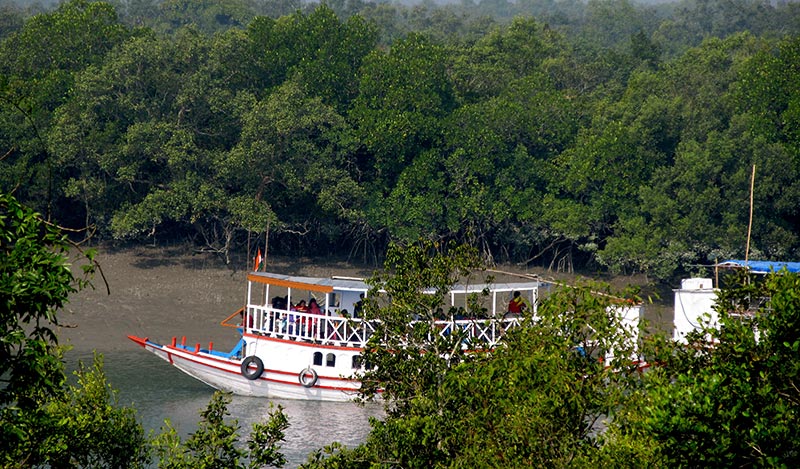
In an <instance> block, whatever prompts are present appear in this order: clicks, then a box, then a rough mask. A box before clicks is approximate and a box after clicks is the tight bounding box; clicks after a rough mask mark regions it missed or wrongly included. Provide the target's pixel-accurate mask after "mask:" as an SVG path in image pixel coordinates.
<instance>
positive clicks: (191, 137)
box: [0, 0, 800, 281]
mask: <svg viewBox="0 0 800 469" xmlns="http://www.w3.org/2000/svg"><path fill="white" fill-rule="evenodd" d="M112 5H113V6H112ZM115 8H116V10H115ZM20 11H22V10H20ZM20 11H16V10H13V11H9V12H7V13H8V14H7V15H6V16H0V38H1V39H0V72H2V73H0V190H3V191H6V192H14V193H15V194H17V195H18V196H19V197H20V199H21V200H23V201H24V202H26V203H27V204H29V205H31V206H33V207H35V208H36V209H38V210H39V211H40V212H42V213H44V214H45V217H46V218H48V219H52V220H57V221H58V223H60V224H61V225H64V226H76V225H81V226H95V227H96V228H97V229H98V231H97V232H98V233H99V235H100V236H103V237H113V236H116V237H125V238H130V239H137V240H143V239H145V238H148V237H154V236H158V237H159V239H163V238H164V237H170V238H174V237H176V236H177V237H186V238H189V239H191V240H193V241H194V242H196V243H197V244H199V245H200V246H201V247H202V248H203V249H205V250H209V251H212V252H215V253H218V254H219V255H220V256H221V257H223V258H224V259H225V260H226V261H229V260H230V259H231V251H232V250H236V249H238V248H239V247H240V246H242V245H244V242H245V240H246V239H247V238H248V236H249V235H251V234H254V233H259V237H261V235H263V234H266V236H267V237H268V238H270V246H271V247H272V248H273V249H288V248H292V249H297V248H299V249H301V250H302V251H303V252H307V253H317V254H319V253H323V254H328V253H330V252H332V251H334V252H339V253H344V252H348V253H350V254H352V253H353V252H354V251H355V250H356V249H358V250H360V251H362V252H364V253H367V252H373V253H382V252H384V251H385V248H386V246H387V245H388V244H389V243H390V242H393V241H400V242H409V241H411V240H416V239H418V238H420V237H423V238H426V239H431V240H444V241H456V242H466V243H469V244H472V245H473V246H476V247H478V248H479V249H480V251H481V253H482V255H484V256H485V257H486V258H488V259H498V260H501V261H510V262H523V263H530V264H536V265H539V266H542V267H549V268H554V269H566V270H570V269H574V268H578V269H581V268H587V267H589V268H596V267H598V266H599V267H602V268H605V269H608V270H609V271H612V272H637V271H639V272H645V273H647V274H648V275H650V276H652V277H654V278H656V279H658V280H662V281H667V280H669V279H671V278H674V277H675V276H676V275H680V274H682V273H683V272H684V271H686V270H687V269H688V265H689V264H692V263H704V262H708V261H711V260H713V259H714V258H715V257H722V256H738V255H741V254H742V249H743V248H742V246H743V245H744V243H743V241H742V238H743V236H744V235H743V228H742V227H743V226H745V224H744V223H743V221H744V218H746V216H745V214H746V213H747V208H746V207H745V206H744V205H746V201H747V196H746V192H747V190H748V187H749V185H748V179H747V178H748V176H747V174H748V170H749V168H751V167H752V165H753V164H755V165H756V166H757V167H758V168H763V170H760V171H758V177H759V180H758V183H757V184H756V193H755V196H754V202H755V207H754V208H755V210H754V213H755V214H756V217H757V219H756V220H755V221H756V223H754V229H753V232H752V236H751V241H752V246H753V249H752V252H753V253H757V254H758V255H760V256H765V257H771V258H791V257H794V256H796V255H797V253H798V252H800V237H798V236H797V233H798V232H800V230H798V219H800V217H799V216H798V210H800V209H798V208H797V204H796V203H795V201H796V200H797V197H798V194H800V183H798V181H800V177H798V174H797V168H798V167H800V165H798V154H799V152H800V144H798V136H800V133H798V131H797V130H796V129H797V128H800V126H799V125H797V124H798V123H799V122H800V117H798V116H800V111H798V109H800V105H798V102H800V101H798V98H797V94H798V86H797V80H796V75H797V73H796V72H797V68H798V57H800V56H799V55H798V53H797V50H798V40H797V34H798V32H800V30H798V26H797V25H798V24H800V22H798V21H797V17H798V15H800V8H797V5H796V4H795V3H793V2H788V3H787V2H779V4H777V5H770V4H764V3H763V2H754V1H752V0H741V1H735V2H732V3H731V2H729V3H725V2H719V1H695V0H687V1H685V2H681V3H680V4H658V5H640V4H635V3H631V2H628V1H625V0H613V1H610V0H597V1H591V2H588V3H586V2H583V3H582V2H575V1H562V2H540V1H536V0H522V1H518V2H506V1H491V2H479V3H470V2H466V3H462V4H459V5H442V6H437V5H434V4H432V3H430V4H429V3H425V4H421V5H414V6H410V7H406V6H402V5H385V4H371V3H363V2H360V1H353V2H349V1H337V2H333V3H330V4H323V5H301V4H299V3H297V2H294V0H287V1H282V2H269V3H268V4H265V3H263V2H262V3H259V2H255V3H252V2H251V3H248V2H242V1H240V0H227V1H224V2H210V1H201V2H187V1H185V0H175V1H167V2H153V1H151V0H131V1H117V0H115V1H114V2H113V3H112V4H108V3H104V2H87V1H85V0H73V1H70V2H66V3H63V4H59V5H58V6H57V7H56V8H55V9H54V10H52V11H50V12H45V13H42V14H38V15H31V16H29V17H27V18H26V21H25V22H23V23H20V22H19V18H18V17H17V14H18V13H19V12H20ZM117 11H119V14H120V15H121V16H120V17H121V18H122V20H120V18H119V17H117ZM29 12H30V13H34V12H38V10H35V9H31V10H29ZM265 12H270V13H271V16H269V17H267V16H257V13H265ZM25 13H26V14H27V13H28V11H26V12H25ZM20 14H21V13H20ZM280 15H283V16H280ZM534 18H535V19H534ZM3 19H5V20H7V23H8V24H7V25H6V26H3V23H2V20H3ZM134 24H135V25H136V26H135V27H133V26H129V25H134ZM773 24H774V26H773ZM705 174H708V177H707V178H704V175H705ZM365 258H366V255H365Z"/></svg>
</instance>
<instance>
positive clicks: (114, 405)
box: [42, 355, 149, 468]
mask: <svg viewBox="0 0 800 469" xmlns="http://www.w3.org/2000/svg"><path fill="white" fill-rule="evenodd" d="M75 376H76V377H77V384H76V385H71V386H69V387H68V388H67V390H66V394H65V395H64V396H63V398H60V399H58V400H55V401H51V402H49V403H48V404H47V406H46V408H45V409H46V412H47V414H48V415H49V417H50V418H51V419H52V422H53V424H54V426H53V428H51V429H48V430H47V432H46V435H47V436H46V438H45V440H44V441H43V442H42V448H43V450H44V452H45V453H46V456H45V459H46V460H47V461H48V464H49V465H50V467H54V468H55V467H145V466H146V463H147V462H148V460H149V457H148V454H147V449H148V447H147V444H146V438H145V434H144V429H143V428H142V426H141V424H140V423H139V422H138V421H137V419H136V412H135V410H134V409H133V408H130V407H120V405H119V402H118V400H117V395H116V391H115V390H113V389H112V388H111V386H110V385H109V384H108V382H107V381H106V376H105V373H104V371H103V359H102V357H101V356H99V355H95V358H94V363H93V365H92V367H91V368H89V367H87V366H86V365H84V364H83V363H81V364H80V366H79V369H78V370H77V371H76V372H75Z"/></svg>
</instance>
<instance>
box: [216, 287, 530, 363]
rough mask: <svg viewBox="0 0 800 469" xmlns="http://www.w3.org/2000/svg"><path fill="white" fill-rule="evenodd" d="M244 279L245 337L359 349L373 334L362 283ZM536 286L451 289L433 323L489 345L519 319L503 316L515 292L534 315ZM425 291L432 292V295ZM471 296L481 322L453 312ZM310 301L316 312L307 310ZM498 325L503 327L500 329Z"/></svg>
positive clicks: (495, 342)
mask: <svg viewBox="0 0 800 469" xmlns="http://www.w3.org/2000/svg"><path fill="white" fill-rule="evenodd" d="M247 281H248V284H247V306H246V307H245V308H243V309H242V310H241V317H240V320H241V322H240V327H242V328H243V329H244V332H246V333H248V334H256V335H264V336H268V337H275V338H281V339H289V340H302V341H307V342H313V343H317V344H323V345H326V344H327V345H336V346H346V347H357V348H362V347H364V346H365V345H366V343H367V340H368V339H369V337H370V336H371V334H372V333H373V332H374V327H372V324H371V323H370V321H365V320H363V318H362V317H361V315H360V302H361V300H362V298H365V297H366V295H367V294H368V291H369V288H370V287H369V285H367V283H366V282H365V281H364V280H363V279H360V278H351V277H330V278H318V277H302V276H290V275H282V274H276V273H267V272H251V273H249V274H248V276H247ZM540 285H541V283H540V282H539V281H533V280H532V281H527V282H522V283H498V284H491V285H484V284H480V285H477V284H476V285H466V284H465V285H455V286H454V287H453V288H452V289H451V291H450V293H449V298H448V301H447V302H446V303H447V304H449V306H450V307H449V308H445V311H443V312H444V313H445V314H444V315H443V317H441V318H440V319H439V320H437V321H436V323H437V326H439V330H441V331H443V333H447V331H452V330H454V329H453V328H455V327H460V328H462V329H463V330H467V331H468V334H469V336H470V337H472V338H477V339H480V340H481V341H483V342H485V343H486V345H487V346H488V347H492V346H494V345H496V344H497V342H498V341H499V340H500V337H501V336H502V333H503V332H504V330H505V329H507V328H509V327H515V326H517V325H518V324H519V321H520V319H521V318H519V317H509V316H508V315H507V312H508V304H509V301H510V300H511V298H512V296H513V294H514V293H515V292H520V295H521V296H522V297H524V298H525V300H526V302H527V303H528V304H530V305H531V307H532V308H533V312H534V314H535V312H536V308H537V303H538V301H539V286H540ZM486 289H488V290H489V292H490V294H489V295H488V296H479V295H476V294H478V293H480V292H482V291H484V290H486ZM427 293H430V294H433V292H432V291H431V292H427ZM470 296H471V297H472V298H478V301H479V304H480V307H481V309H482V311H483V312H484V314H483V315H482V316H481V317H480V318H472V317H464V316H461V315H459V314H457V312H458V311H465V310H468V308H467V307H466V305H467V301H468V298H469V297H470ZM312 302H313V303H316V305H317V307H318V309H313V310H312V309H311V308H310V307H309V305H310V304H311V303H312ZM229 319H230V318H229ZM498 321H500V322H501V323H502V324H500V325H502V327H498ZM226 325H229V324H226Z"/></svg>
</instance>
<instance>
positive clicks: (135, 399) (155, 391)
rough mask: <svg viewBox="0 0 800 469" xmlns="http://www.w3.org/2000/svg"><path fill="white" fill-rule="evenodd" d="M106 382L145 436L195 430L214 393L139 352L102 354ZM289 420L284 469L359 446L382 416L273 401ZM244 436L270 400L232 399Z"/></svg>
mask: <svg viewBox="0 0 800 469" xmlns="http://www.w3.org/2000/svg"><path fill="white" fill-rule="evenodd" d="M78 360H81V361H83V362H85V363H91V360H92V355H91V354H88V353H73V352H70V353H68V354H67V366H68V367H69V368H70V369H71V370H72V369H75V367H76V366H77V362H78ZM104 362H105V371H106V375H107V377H108V381H109V382H110V383H111V385H112V386H113V387H114V388H115V389H117V390H118V391H119V400H120V403H121V404H125V405H133V406H134V407H135V408H136V410H137V415H138V416H139V419H140V420H141V422H142V425H143V426H144V428H145V431H146V432H149V431H151V430H152V431H159V430H160V428H161V427H162V425H163V423H164V420H165V419H169V420H170V422H171V423H172V425H173V426H174V427H175V428H176V430H177V431H178V433H179V434H180V435H181V437H186V436H187V435H189V434H190V433H192V432H193V431H195V430H196V428H197V421H198V420H199V419H200V412H201V411H202V410H203V409H205V408H206V406H207V405H208V402H209V401H210V400H211V396H212V395H213V393H214V390H213V389H211V388H210V387H208V386H206V385H205V384H203V383H201V382H199V381H197V380H195V379H193V378H190V377H189V376H186V375H185V374H183V373H182V372H180V371H179V370H177V369H176V368H174V367H172V366H170V365H169V364H168V363H167V362H165V361H163V360H161V359H159V358H158V357H156V356H155V355H152V354H149V353H147V352H145V351H143V350H134V351H109V352H106V353H105V354H104ZM272 402H273V403H274V404H275V405H281V406H283V408H284V412H285V413H286V415H287V416H288V418H289V424H290V427H289V428H288V429H287V430H286V439H285V441H284V443H283V449H282V451H283V453H284V455H286V457H287V459H288V460H289V464H287V467H297V466H298V465H299V464H300V463H302V462H305V460H306V457H307V455H308V454H309V453H310V452H311V451H313V450H315V449H318V448H322V447H323V446H325V445H328V444H330V443H332V442H334V441H338V442H340V443H342V444H345V445H348V446H354V445H357V444H359V443H362V442H363V441H364V440H365V439H366V436H367V434H368V433H369V418H370V417H381V416H382V415H383V413H382V409H381V406H380V405H379V404H371V405H368V406H364V407H361V406H358V405H356V404H354V403H349V402H306V401H293V400H282V399H274V400H272ZM228 410H229V411H230V413H231V418H235V419H237V420H238V421H239V425H240V427H241V428H242V430H241V432H240V434H243V435H247V434H248V433H249V432H250V429H251V428H252V425H253V424H254V423H256V422H260V421H263V420H264V419H266V418H267V416H268V415H269V410H270V400H269V399H264V398H253V397H242V396H233V400H232V402H231V404H230V405H229V406H228Z"/></svg>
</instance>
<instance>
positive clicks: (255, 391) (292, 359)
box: [129, 336, 360, 402]
mask: <svg viewBox="0 0 800 469" xmlns="http://www.w3.org/2000/svg"><path fill="white" fill-rule="evenodd" d="M129 338H130V339H131V340H133V341H134V342H136V343H138V344H139V345H141V346H142V347H144V349H145V350H148V351H150V352H152V353H154V354H155V355H156V356H158V357H160V358H162V359H163V360H165V361H167V362H169V363H170V364H172V365H174V366H175V367H176V368H178V369H179V370H181V371H183V372H184V373H186V374H187V375H189V376H191V377H193V378H195V379H197V380H199V381H202V382H203V383H206V384H207V385H209V386H211V387H213V388H215V389H220V390H223V391H228V392H232V393H233V394H236V395H240V396H254V397H268V398H278V399H303V400H312V401H334V402H343V401H349V400H352V399H353V398H354V397H356V395H357V393H358V389H359V387H360V382H359V381H358V380H356V379H353V378H346V377H343V376H342V375H341V374H340V373H338V374H337V371H336V367H327V366H316V365H314V364H313V363H309V361H311V360H313V354H314V353H315V352H320V353H325V354H330V353H333V354H335V355H338V357H337V358H339V359H347V358H349V357H352V356H353V355H357V354H358V350H357V349H352V348H346V347H330V346H328V347H324V348H321V347H318V346H315V345H314V344H305V343H302V344H301V343H294V342H293V341H288V340H280V339H266V338H259V337H256V336H245V340H246V341H248V345H247V347H245V350H247V351H248V353H252V352H253V351H258V352H259V353H257V354H254V355H255V356H258V357H259V358H260V359H261V360H262V362H263V364H264V371H263V373H261V374H260V375H259V376H258V377H256V378H255V379H248V378H246V377H245V376H244V375H243V373H242V361H243V360H242V358H239V357H224V356H221V355H219V354H214V353H212V352H209V351H207V350H199V349H197V350H194V349H191V348H188V347H185V346H182V345H177V344H174V343H173V345H161V344H158V343H155V342H152V341H150V340H148V339H146V338H145V339H142V338H139V337H134V336H129ZM298 357H308V358H309V360H307V361H305V362H303V361H300V360H299V359H298ZM306 369H309V370H313V371H314V373H315V374H316V379H313V375H311V374H310V373H306V376H305V378H304V380H305V385H304V384H303V383H301V374H302V373H303V371H304V370H306ZM350 375H351V376H352V375H353V373H352V372H351V373H350Z"/></svg>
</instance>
